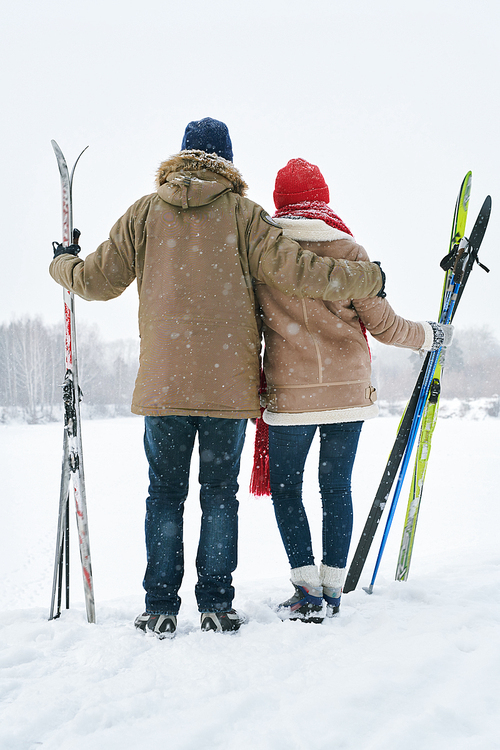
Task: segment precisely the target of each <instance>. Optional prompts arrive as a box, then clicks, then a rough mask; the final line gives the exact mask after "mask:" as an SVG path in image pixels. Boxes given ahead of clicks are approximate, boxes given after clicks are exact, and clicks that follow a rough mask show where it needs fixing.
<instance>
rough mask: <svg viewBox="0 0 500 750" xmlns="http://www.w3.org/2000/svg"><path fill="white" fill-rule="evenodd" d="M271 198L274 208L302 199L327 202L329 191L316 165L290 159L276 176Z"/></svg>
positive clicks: (302, 160) (299, 201)
mask: <svg viewBox="0 0 500 750" xmlns="http://www.w3.org/2000/svg"><path fill="white" fill-rule="evenodd" d="M273 198H274V205H275V206H276V208H282V207H283V206H289V205H291V204H292V205H293V204H295V203H303V202H304V201H308V202H310V201H322V202H323V203H329V201H330V192H329V190H328V185H327V184H326V182H325V179H324V177H323V175H322V174H321V172H320V171H319V169H318V167H316V166H315V165H314V164H309V162H308V161H305V159H290V161H289V162H288V164H287V165H286V167H283V169H280V171H279V172H278V174H277V176H276V184H275V188H274V193H273Z"/></svg>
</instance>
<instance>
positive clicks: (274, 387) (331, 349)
mask: <svg viewBox="0 0 500 750" xmlns="http://www.w3.org/2000/svg"><path fill="white" fill-rule="evenodd" d="M275 221H276V222H277V223H279V224H280V225H281V226H282V227H283V233H284V235H285V236H287V237H290V238H293V239H295V240H297V241H299V242H300V245H301V246H302V248H303V249H304V250H306V249H307V250H312V251H313V252H314V253H316V254H317V255H320V256H328V257H331V258H335V259H339V258H343V259H346V260H364V261H366V260H368V256H367V253H366V251H365V250H364V248H363V247H361V245H358V244H357V243H356V242H355V241H354V240H353V238H352V237H351V236H350V235H348V234H346V233H344V232H341V231H339V230H338V229H333V228H332V227H329V226H328V225H327V224H326V223H325V222H323V221H321V220H319V219H291V218H290V219H287V218H279V219H275ZM256 292H257V297H258V300H259V303H260V305H261V308H262V315H263V322H264V336H265V343H266V349H265V357H264V370H265V375H266V380H267V394H266V396H265V397H264V399H263V400H264V402H265V404H266V406H267V409H266V411H265V412H264V420H265V421H266V422H267V423H268V424H322V423H323V424H324V423H331V422H352V421H358V420H364V419H368V418H370V417H374V416H376V415H377V412H378V409H377V406H376V405H375V401H376V392H375V388H373V386H372V384H371V381H370V374H371V366H370V352H369V349H368V344H367V341H366V338H365V336H364V335H363V331H362V327H361V322H362V323H363V324H364V326H365V327H366V329H367V330H368V331H369V332H370V334H371V335H372V336H374V337H375V338H376V339H377V340H378V341H382V342H383V343H385V344H393V345H395V346H403V347H408V348H410V349H421V348H430V346H431V345H432V341H433V335H432V327H431V326H430V324H429V323H414V322H411V321H409V320H405V319H404V318H401V317H399V316H398V315H396V313H395V312H394V310H393V309H392V308H391V306H390V304H389V303H388V301H387V299H382V298H381V297H375V298H373V299H366V298H364V299H363V298H360V299H358V298H357V297H354V298H352V297H349V298H347V299H344V300H341V301H337V302H323V301H322V300H318V299H299V298H298V297H286V296H285V295H284V294H281V292H279V291H278V290H276V289H271V288H270V287H266V286H264V285H263V284H260V283H259V284H257V287H256Z"/></svg>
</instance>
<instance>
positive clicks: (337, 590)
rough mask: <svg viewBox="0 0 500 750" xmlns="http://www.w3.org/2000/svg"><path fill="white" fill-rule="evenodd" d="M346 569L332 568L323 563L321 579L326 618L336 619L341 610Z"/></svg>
mask: <svg viewBox="0 0 500 750" xmlns="http://www.w3.org/2000/svg"><path fill="white" fill-rule="evenodd" d="M345 574H346V569H345V568H332V567H331V566H330V565H324V564H323V563H321V565H320V568H319V577H320V580H321V584H322V586H323V599H324V600H325V602H326V616H327V617H334V616H335V615H337V614H338V612H339V610H340V598H341V596H342V586H343V585H344V579H345Z"/></svg>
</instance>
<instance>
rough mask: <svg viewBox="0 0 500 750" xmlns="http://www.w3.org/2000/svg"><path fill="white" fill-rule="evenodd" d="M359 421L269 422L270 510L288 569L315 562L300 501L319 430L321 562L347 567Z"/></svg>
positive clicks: (359, 428)
mask: <svg viewBox="0 0 500 750" xmlns="http://www.w3.org/2000/svg"><path fill="white" fill-rule="evenodd" d="M362 425H363V423H362V422H342V423H340V424H321V425H293V426H288V427H285V426H283V427H281V426H280V427H277V426H275V425H269V466H270V473H271V493H272V498H273V505H274V512H275V514H276V520H277V522H278V528H279V530H280V534H281V538H282V540H283V544H284V545H285V550H286V553H287V555H288V560H289V562H290V567H291V568H300V567H302V566H303V565H314V555H313V550H312V542H311V532H310V530H309V523H308V520H307V516H306V512H305V509H304V505H303V503H302V478H303V474H304V464H305V461H306V458H307V454H308V452H309V448H310V446H311V443H312V439H313V437H314V434H315V432H316V429H319V433H320V441H321V442H320V455H319V486H320V491H321V499H322V504H323V559H322V562H323V563H324V564H325V565H330V566H332V567H335V568H345V566H346V562H347V554H348V552H349V544H350V541H351V534H352V497H351V475H352V468H353V464H354V459H355V456H356V450H357V447H358V441H359V435H360V432H361V427H362Z"/></svg>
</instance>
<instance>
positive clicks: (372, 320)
mask: <svg viewBox="0 0 500 750" xmlns="http://www.w3.org/2000/svg"><path fill="white" fill-rule="evenodd" d="M274 202H275V205H276V209H277V211H276V213H275V215H274V220H275V221H276V222H277V223H278V224H280V226H282V227H283V233H284V235H285V236H287V237H289V238H291V239H294V240H296V241H297V242H299V243H300V244H301V246H302V247H303V248H304V249H308V250H313V251H314V252H315V253H317V254H318V255H320V256H329V257H332V258H335V259H340V258H343V259H346V260H356V261H358V260H368V256H367V253H366V251H365V250H364V248H363V247H361V245H358V244H357V243H356V242H355V240H354V238H353V236H352V233H351V231H350V230H349V229H348V228H347V226H346V225H345V224H344V223H343V222H342V220H341V219H340V218H339V217H338V216H337V215H336V214H335V213H334V212H333V211H332V209H331V208H330V207H329V206H328V205H327V204H328V202H329V190H328V186H327V184H326V182H325V180H324V178H323V175H322V174H321V172H320V170H319V169H318V167H316V166H314V165H313V164H309V163H308V162H307V161H304V160H303V159H292V160H291V161H289V162H288V164H287V165H286V167H284V168H283V169H281V170H280V171H279V172H278V175H277V178H276V185H275V191H274ZM257 296H258V299H259V303H260V305H261V311H262V318H263V323H264V337H265V353H264V373H265V379H266V384H267V387H266V390H265V392H264V394H263V405H265V407H266V408H265V411H264V413H263V419H264V421H265V422H266V423H267V425H268V426H269V467H270V486H271V494H272V499H273V505H274V510H275V514H276V520H277V522H278V527H279V530H280V533H281V537H282V540H283V543H284V546H285V550H286V553H287V555H288V560H289V563H290V567H291V582H292V584H293V586H294V588H295V593H294V595H293V596H292V597H291V598H290V599H288V601H286V602H284V603H283V604H281V605H280V606H279V608H278V614H279V615H280V616H281V617H282V618H283V619H285V618H286V619H288V618H289V619H301V620H305V621H309V622H321V621H322V619H323V617H322V611H323V600H325V601H326V604H327V615H329V616H332V615H334V614H336V613H337V612H338V611H339V606H340V597H341V592H342V585H343V582H344V578H345V568H346V562H347V554H348V550H349V544H350V539H351V532H352V500H351V474H352V468H353V463H354V458H355V455H356V450H357V445H358V440H359V435H360V432H361V427H362V424H363V421H364V420H365V419H371V418H373V417H375V416H377V413H378V407H377V405H376V403H375V402H376V391H375V388H374V387H373V386H372V384H371V380H370V372H371V360H370V350H369V347H368V342H367V337H366V331H369V332H370V334H371V335H372V336H374V338H376V339H377V340H378V341H381V342H383V343H385V344H392V345H394V346H402V347H406V348H409V349H414V350H419V349H422V350H430V349H435V348H438V347H439V346H440V345H442V344H443V343H444V344H447V343H449V341H448V339H449V340H451V335H452V328H451V326H441V325H440V324H437V323H425V322H424V323H417V322H412V321H409V320H405V319H404V318H401V317H399V316H398V315H396V313H395V312H394V310H393V309H392V308H391V306H390V305H389V302H388V301H387V299H385V298H382V297H376V298H374V299H346V300H343V301H341V302H323V301H322V300H313V299H303V298H299V297H286V296H285V295H284V294H282V293H281V292H278V291H277V290H275V289H273V288H271V287H268V286H265V285H264V284H258V286H257ZM445 339H446V340H445ZM316 429H319V433H320V457H319V484H320V490H321V497H322V504H323V558H322V562H321V565H320V567H319V570H318V567H317V566H316V565H315V563H314V556H313V551H312V544H311V535H310V530H309V524H308V520H307V516H306V513H305V510H304V506H303V503H302V476H303V471H304V464H305V460H306V457H307V454H308V451H309V448H310V446H311V442H312V439H313V437H314V434H315V432H316Z"/></svg>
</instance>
